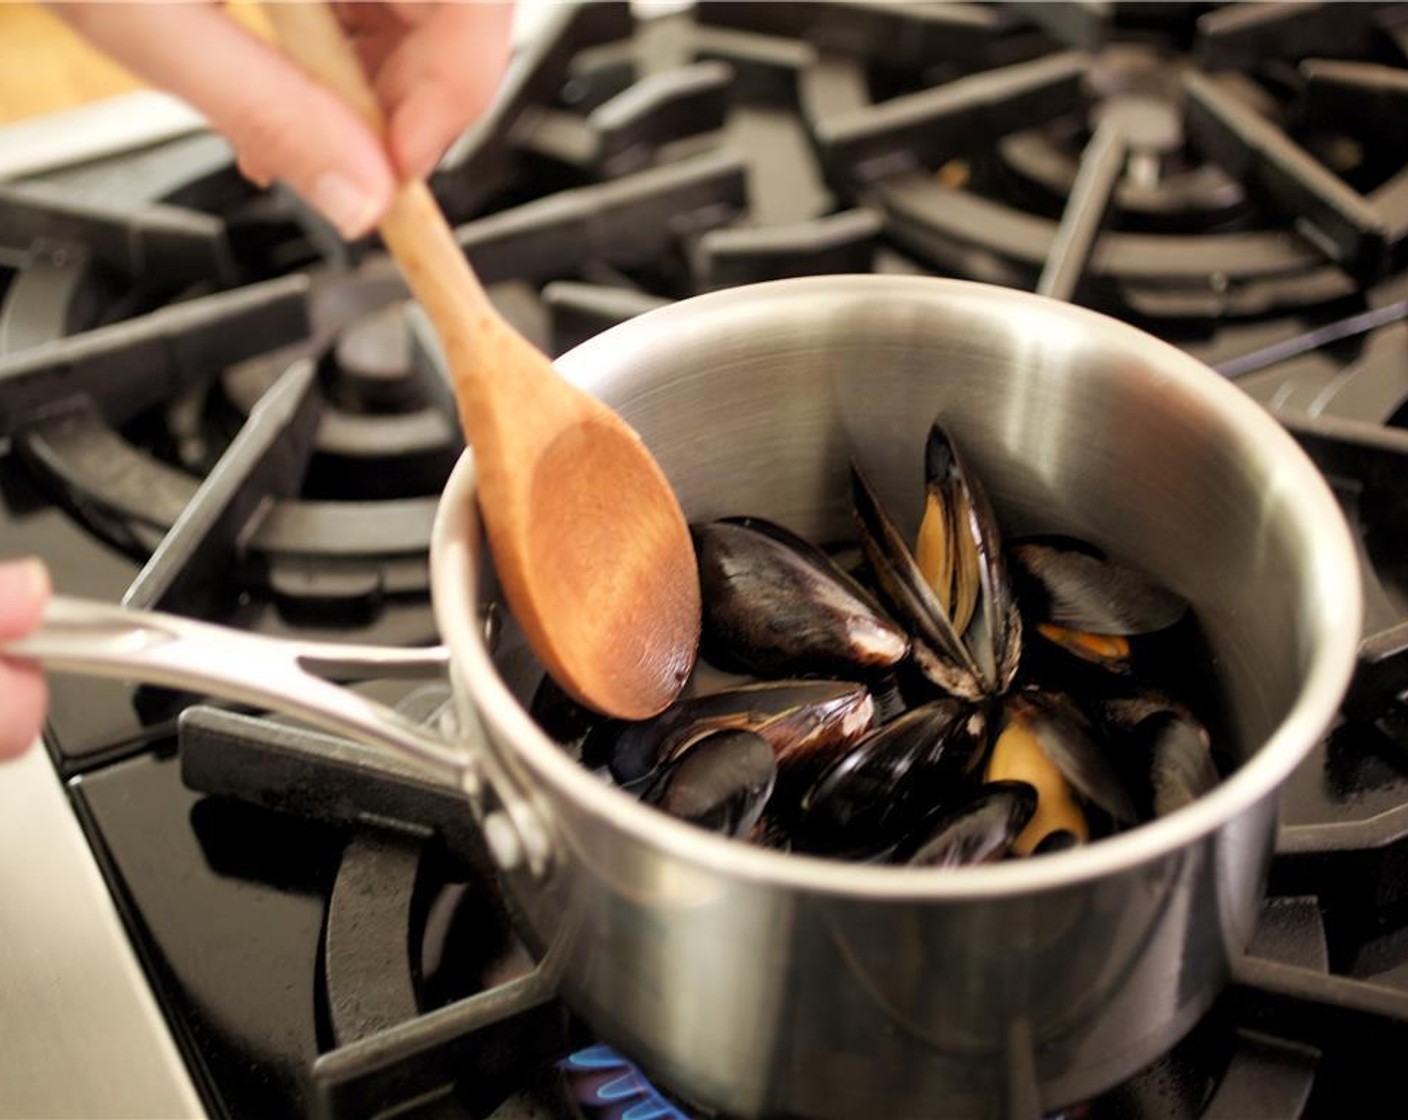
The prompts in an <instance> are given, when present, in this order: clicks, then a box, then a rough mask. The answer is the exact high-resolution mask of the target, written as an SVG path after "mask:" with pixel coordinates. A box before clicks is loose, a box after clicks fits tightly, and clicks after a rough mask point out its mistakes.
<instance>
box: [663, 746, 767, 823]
mask: <svg viewBox="0 0 1408 1120" xmlns="http://www.w3.org/2000/svg"><path fill="white" fill-rule="evenodd" d="M776 780H777V760H776V759H775V758H774V757H773V752H772V747H771V746H769V745H768V743H767V741H766V740H764V739H763V738H762V737H761V736H758V735H755V734H753V733H752V732H751V731H739V730H725V731H711V732H707V733H706V734H704V735H701V736H700V737H699V738H697V739H695V740H694V741H693V742H691V743H689V744H688V745H687V746H686V747H685V748H684V749H683V750H682V751H681V753H680V754H679V756H678V757H677V758H676V759H675V760H674V761H673V762H671V763H670V764H669V765H668V766H666V767H665V768H664V769H662V770H661V771H660V773H659V774H658V775H657V776H656V778H655V780H654V781H653V782H651V784H650V787H649V788H648V789H647V790H646V792H645V797H644V800H645V801H646V803H647V804H650V805H654V806H656V807H657V808H659V809H662V810H663V811H664V812H666V813H669V814H670V815H671V816H672V817H678V818H679V819H680V820H683V821H688V822H689V823H690V824H696V825H698V826H700V827H701V828H707V829H708V830H709V831H711V832H718V833H722V834H723V835H725V836H746V835H748V834H749V833H750V832H751V831H752V830H753V828H754V826H755V825H757V823H758V820H759V818H760V817H761V816H762V814H763V809H764V808H765V807H766V805H767V801H768V797H769V796H771V794H772V788H773V783H774V782H775V781H776Z"/></svg>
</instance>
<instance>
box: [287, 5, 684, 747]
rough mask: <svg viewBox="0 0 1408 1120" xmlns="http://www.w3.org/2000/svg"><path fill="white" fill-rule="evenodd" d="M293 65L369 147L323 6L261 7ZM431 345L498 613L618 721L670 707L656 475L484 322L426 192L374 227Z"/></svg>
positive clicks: (675, 681)
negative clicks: (421, 315)
mask: <svg viewBox="0 0 1408 1120" xmlns="http://www.w3.org/2000/svg"><path fill="white" fill-rule="evenodd" d="M264 11H265V12H267V13H268V15H269V19H270V22H271V23H272V24H273V25H274V28H275V31H276V32H277V34H278V36H279V39H280V41H281V43H282V45H283V47H284V49H285V50H286V51H287V52H288V54H289V55H290V56H291V57H292V58H293V59H294V60H295V61H296V62H297V63H298V64H299V66H301V67H302V68H303V70H304V71H305V72H307V73H308V74H309V75H310V76H312V77H314V78H316V79H317V80H318V81H320V82H322V83H323V84H324V85H326V86H327V87H328V88H330V89H331V90H332V91H333V92H335V93H336V94H338V95H339V96H340V97H342V98H343V99H344V100H346V101H347V102H348V103H349V104H351V105H352V106H353V107H354V108H355V109H356V110H357V111H358V112H359V113H360V114H361V115H362V116H363V117H364V118H365V119H366V121H367V123H368V124H370V125H371V126H372V128H373V130H374V131H375V132H376V133H377V135H381V134H382V132H383V131H384V128H385V124H384V120H383V117H382V113H381V108H380V106H379V105H378V103H377V100H376V97H375V95H374V94H373V92H372V90H371V87H370V85H369V84H368V82H367V79H366V75H365V74H364V72H363V70H362V67H361V65H360V63H359V62H358V60H357V57H356V55H355V53H354V52H353V50H352V47H351V45H350V44H349V43H348V41H347V40H346V38H345V37H344V36H343V33H342V29H341V27H340V26H339V25H338V23H337V20H336V18H335V17H334V16H333V14H332V12H331V10H330V9H328V8H327V7H325V6H324V5H323V4H302V3H300V4H268V5H265V7H264ZM380 232H381V237H382V240H383V241H384V242H385V243H386V245H387V247H388V248H389V249H390V250H391V255H392V256H393V257H394V258H395V259H396V261H397V263H398V264H399V266H400V268H401V270H402V272H403V273H404V274H405V277H406V280H407V283H408V284H409V285H410V289H411V292H412V293H413V294H414V295H415V297H416V298H417V299H418V300H419V301H420V303H421V306H423V307H424V308H425V312H426V314H427V316H428V317H429V318H430V321H431V323H432V324H433V325H434V327H435V330H436V333H437V334H438V335H439V336H440V342H441V345H442V346H443V347H444V350H445V357H446V360H447V362H448V364H449V368H450V374H451V379H452V381H453V384H454V390H455V398H456V401H457V403H458V407H459V414H460V423H461V425H462V426H463V428H464V433H465V438H466V440H467V441H468V443H469V444H470V446H471V447H472V448H473V451H474V459H475V470H476V487H477V492H478V497H479V506H480V511H481V513H482V515H483V519H484V524H485V529H486V531H487V533H488V538H489V547H490V549H491V550H492V551H493V555H494V562H495V565H496V567H497V570H498V574H499V580H500V582H501V584H502V585H503V589H504V594H505V597H506V598H507V600H508V605H509V607H510V608H511V610H512V611H513V614H514V616H515V617H516V618H517V620H518V622H519V624H520V625H521V626H522V627H523V631H524V634H525V636H526V637H527V639H528V641H529V643H530V644H531V646H532V648H533V651H534V652H535V653H536V654H537V655H538V657H539V659H540V660H541V661H542V663H543V665H544V667H545V668H546V669H547V670H548V672H549V673H551V674H552V676H553V677H554V678H555V679H556V681H557V683H558V684H560V685H561V686H562V687H563V688H564V689H565V690H566V691H567V692H568V693H569V694H570V695H572V696H573V697H574V698H576V699H577V700H579V701H580V702H582V703H584V704H586V705H588V706H589V707H592V708H595V709H597V710H598V711H601V712H605V713H607V714H608V715H612V716H616V717H619V718H624V719H642V718H645V717H646V716H650V715H654V714H655V713H657V712H659V711H660V710H661V709H662V708H664V707H665V706H666V705H667V704H669V703H670V702H671V701H672V700H674V699H675V697H676V696H677V695H678V694H679V692H680V689H681V688H682V686H683V685H684V682H685V680H686V679H687V678H688V676H689V673H690V671H691V669H692V668H693V665H694V659H695V655H696V651H697V649H698V644H699V625H700V605H699V575H698V569H697V568H696V565H695V559H694V549H693V546H692V544H691V541H690V535H689V527H688V525H687V524H686V522H685V518H684V514H683V513H682V511H681V510H680V507H679V503H678V502H677V501H676V499H675V495H674V492H673V491H672V490H671V488H670V485H669V483H668V481H667V480H666V478H665V475H664V473H663V472H662V471H661V469H660V467H659V465H658V464H657V463H656V462H655V460H654V459H653V458H652V457H651V455H650V452H649V451H647V450H646V448H645V445H644V444H643V443H642V442H641V440H640V437H639V436H638V435H636V433H635V432H634V431H633V430H632V429H631V428H630V427H629V426H628V425H627V424H626V423H625V421H623V420H622V419H621V418H620V417H619V416H617V415H616V414H615V413H614V412H612V411H611V410H610V409H608V408H607V407H606V406H605V405H604V404H602V403H601V402H600V401H598V400H596V399H595V398H593V397H591V396H589V395H588V394H587V393H585V392H583V391H582V390H580V389H578V388H577V387H576V386H574V385H571V384H569V383H568V382H567V381H565V380H563V379H562V378H561V377H559V376H558V375H557V374H556V373H555V372H554V370H553V368H552V363H551V362H550V361H549V360H548V359H547V358H546V357H545V356H544V355H543V354H541V353H540V352H539V351H538V350H537V349H535V348H534V347H533V345H532V344H531V343H529V342H528V341H527V340H526V339H524V338H523V337H522V336H521V335H519V334H518V333H517V332H516V331H515V330H514V329H513V328H512V327H511V326H509V324H508V323H506V322H505V321H504V320H503V319H502V318H501V317H500V316H499V314H498V312H497V311H495V310H494V308H493V306H492V305H491V304H490V302H489V299H488V297H487V296H486V295H485V294H484V289H483V287H481V286H480V284H479V281H478V279H477V278H476V277H475V275H474V273H473V271H472V270H471V269H470V267H469V263H468V261H466V259H465V256H464V253H463V252H462V251H461V249H460V247H459V245H458V244H457V243H456V241H455V238H454V235H453V233H452V232H451V231H450V227H449V225H448V224H447V223H446V221H445V217H444V215H443V214H441V212H440V208H439V206H438V205H437V204H436V202H435V199H434V197H433V196H432V195H431V193H430V190H429V189H428V188H427V187H426V185H425V183H423V182H411V183H406V184H403V185H402V186H401V187H400V189H399V190H398V191H397V193H396V197H395V201H394V202H393V203H392V205H391V209H390V211H389V212H388V213H387V215H386V217H385V219H384V220H383V221H382V223H381V228H380Z"/></svg>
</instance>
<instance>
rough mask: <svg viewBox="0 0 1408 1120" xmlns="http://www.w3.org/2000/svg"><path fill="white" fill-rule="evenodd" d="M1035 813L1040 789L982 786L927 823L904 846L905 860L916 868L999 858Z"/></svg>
mask: <svg viewBox="0 0 1408 1120" xmlns="http://www.w3.org/2000/svg"><path fill="white" fill-rule="evenodd" d="M1035 812H1036V790H1035V789H1033V788H1032V787H1031V786H1029V785H1027V783H1026V782H994V783H992V784H991V785H985V786H982V787H980V788H979V789H978V791H977V793H975V794H974V795H973V796H972V797H971V798H969V799H968V800H967V801H964V802H963V803H962V804H960V805H958V806H957V807H956V808H954V809H952V810H951V811H949V812H947V813H944V814H943V816H941V817H940V818H939V819H938V820H937V821H935V822H933V823H932V824H930V825H929V826H928V827H926V828H925V829H924V830H923V832H922V833H921V834H920V836H919V837H918V838H917V840H911V841H908V842H906V843H905V844H903V845H901V856H902V859H903V862H905V863H908V864H910V865H911V866H915V867H960V866H962V865H964V864H971V863H992V862H994V861H996V860H1000V859H1002V858H1003V857H1004V856H1006V855H1007V853H1008V852H1009V851H1010V850H1011V848H1012V842H1013V841H1014V840H1015V839H1016V838H1017V836H1018V835H1019V834H1020V833H1021V831H1022V830H1023V829H1024V828H1026V827H1027V822H1028V821H1030V820H1031V819H1032V815H1033V814H1034V813H1035ZM1052 835H1058V834H1057V833H1052ZM1066 835H1069V833H1067V834H1066ZM1047 839H1050V837H1048V838H1047ZM1043 842H1045V841H1043Z"/></svg>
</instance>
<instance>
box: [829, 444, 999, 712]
mask: <svg viewBox="0 0 1408 1120" xmlns="http://www.w3.org/2000/svg"><path fill="white" fill-rule="evenodd" d="M851 490H852V493H853V495H854V500H855V512H856V527H857V531H858V533H859V536H860V543H861V550H862V552H864V554H865V559H866V562H867V563H868V564H869V565H870V570H871V572H872V573H873V574H874V576H875V582H876V584H877V585H878V586H879V589H880V593H881V595H882V597H883V598H884V599H885V601H886V603H887V604H889V606H890V609H891V610H893V611H894V612H895V614H896V615H897V616H898V617H899V618H900V619H902V620H903V621H904V622H905V623H906V624H907V625H908V626H909V628H910V630H911V631H912V633H913V635H914V638H915V641H914V643H913V650H912V652H913V655H914V660H915V663H916V664H917V665H918V666H919V668H920V669H922V670H923V672H924V674H925V676H927V677H928V678H929V679H930V680H932V681H933V682H934V683H935V684H937V685H938V686H939V687H940V688H942V689H943V690H944V691H946V692H948V693H949V694H951V695H953V696H957V697H960V698H962V699H965V700H978V699H981V698H982V697H983V696H985V695H987V692H988V688H987V684H986V682H985V681H984V680H983V677H982V673H981V670H980V669H979V668H978V663H977V662H976V661H975V660H974V659H973V656H972V654H971V653H970V652H969V651H968V647H967V646H966V645H965V644H964V642H963V638H962V636H961V635H959V634H958V632H957V631H955V630H954V628H953V623H952V622H950V621H949V617H948V613H947V612H946V611H945V610H944V607H943V604H942V603H940V601H939V598H938V596H937V595H935V594H934V591H933V589H932V588H931V587H930V586H929V584H928V581H927V580H925V578H924V575H923V573H922V572H921V571H920V570H919V565H918V564H917V563H915V560H914V557H913V556H912V555H911V554H910V551H909V547H908V546H907V545H906V544H905V543H904V538H903V537H902V536H901V535H900V531H899V530H898V529H896V528H895V526H894V523H893V522H891V521H890V519H889V517H888V515H887V514H886V513H885V511H884V509H883V508H882V507H881V505H880V499H879V498H878V497H877V495H876V494H875V491H874V490H873V489H871V486H870V483H869V482H868V481H867V480H866V478H865V476H864V475H863V474H862V473H861V471H860V468H859V467H857V466H856V465H855V464H854V463H852V464H851Z"/></svg>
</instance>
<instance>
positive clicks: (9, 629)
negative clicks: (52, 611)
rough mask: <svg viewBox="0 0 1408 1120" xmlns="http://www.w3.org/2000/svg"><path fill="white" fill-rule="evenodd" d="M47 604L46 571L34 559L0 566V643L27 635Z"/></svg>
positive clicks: (47, 586) (47, 574)
mask: <svg viewBox="0 0 1408 1120" xmlns="http://www.w3.org/2000/svg"><path fill="white" fill-rule="evenodd" d="M48 601H49V572H48V570H47V569H46V568H45V567H44V565H43V564H41V563H40V562H39V561H38V560H12V561H9V562H7V563H2V564H0V641H3V640H5V639H8V638H19V637H22V636H24V635H25V634H28V633H29V632H30V631H31V630H33V629H34V628H35V627H36V626H38V625H39V620H40V618H41V617H43V614H44V604H45V603H47V602H48Z"/></svg>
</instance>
